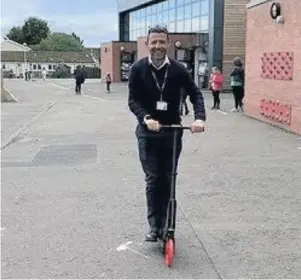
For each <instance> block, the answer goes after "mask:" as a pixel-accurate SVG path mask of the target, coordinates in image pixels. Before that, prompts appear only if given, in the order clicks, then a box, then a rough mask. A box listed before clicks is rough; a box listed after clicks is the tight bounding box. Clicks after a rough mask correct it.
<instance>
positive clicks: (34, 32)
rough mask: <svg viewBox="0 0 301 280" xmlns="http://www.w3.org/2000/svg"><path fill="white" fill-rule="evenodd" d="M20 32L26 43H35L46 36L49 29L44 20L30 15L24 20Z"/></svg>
mask: <svg viewBox="0 0 301 280" xmlns="http://www.w3.org/2000/svg"><path fill="white" fill-rule="evenodd" d="M22 33H23V36H24V41H25V42H26V43H27V45H37V44H39V43H40V42H41V41H42V40H43V39H45V38H47V36H48V35H49V33H50V29H49V27H48V23H47V22H46V21H45V20H42V19H39V18H36V17H30V18H28V19H27V20H26V21H25V23H24V25H23V27H22Z"/></svg>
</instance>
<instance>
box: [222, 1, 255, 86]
mask: <svg viewBox="0 0 301 280" xmlns="http://www.w3.org/2000/svg"><path fill="white" fill-rule="evenodd" d="M248 2H249V1H248V0H225V1H224V39H223V74H224V76H225V86H224V87H225V88H230V76H229V75H230V73H231V71H232V70H233V59H234V58H235V57H237V56H239V57H241V58H242V60H244V59H245V34H246V4H247V3H248Z"/></svg>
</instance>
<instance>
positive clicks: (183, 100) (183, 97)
mask: <svg viewBox="0 0 301 280" xmlns="http://www.w3.org/2000/svg"><path fill="white" fill-rule="evenodd" d="M184 109H185V115H187V114H188V113H189V109H188V105H187V95H186V94H185V95H183V96H182V102H181V107H180V115H181V116H183V114H184V112H183V111H184Z"/></svg>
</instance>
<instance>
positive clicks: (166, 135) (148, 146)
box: [136, 125, 183, 230]
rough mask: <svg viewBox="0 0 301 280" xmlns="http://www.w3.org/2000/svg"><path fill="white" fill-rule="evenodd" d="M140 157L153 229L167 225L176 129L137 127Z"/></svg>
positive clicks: (177, 155) (180, 137) (149, 220)
mask: <svg viewBox="0 0 301 280" xmlns="http://www.w3.org/2000/svg"><path fill="white" fill-rule="evenodd" d="M182 135H183V133H182V132H179V133H178V135H177V143H178V144H177V149H176V150H177V152H176V169H177V166H178V161H179V157H180V153H181V150H182ZM136 137H137V140H138V149H139V158H140V161H141V165H142V169H143V171H144V173H145V181H146V202H147V219H148V223H149V226H150V228H151V229H154V230H157V229H161V228H164V226H165V220H166V212H167V207H168V201H169V197H170V184H171V176H172V153H173V132H172V130H169V131H167V130H165V131H162V132H149V131H148V130H147V128H145V127H144V126H143V125H138V126H137V129H136Z"/></svg>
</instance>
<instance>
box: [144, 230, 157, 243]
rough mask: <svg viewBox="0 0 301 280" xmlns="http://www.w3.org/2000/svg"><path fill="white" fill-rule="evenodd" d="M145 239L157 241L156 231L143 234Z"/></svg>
mask: <svg viewBox="0 0 301 280" xmlns="http://www.w3.org/2000/svg"><path fill="white" fill-rule="evenodd" d="M145 241H147V242H157V241H158V233H157V232H155V231H150V232H149V233H148V234H147V235H145Z"/></svg>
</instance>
